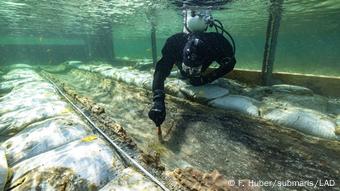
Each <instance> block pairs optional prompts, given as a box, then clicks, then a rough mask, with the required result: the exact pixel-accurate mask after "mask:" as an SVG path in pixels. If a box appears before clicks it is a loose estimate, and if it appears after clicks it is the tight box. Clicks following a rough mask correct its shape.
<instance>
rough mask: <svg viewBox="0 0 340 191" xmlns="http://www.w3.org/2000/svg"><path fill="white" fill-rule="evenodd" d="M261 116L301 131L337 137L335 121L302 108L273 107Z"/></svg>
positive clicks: (332, 137) (317, 135)
mask: <svg viewBox="0 0 340 191" xmlns="http://www.w3.org/2000/svg"><path fill="white" fill-rule="evenodd" d="M263 117H264V118H265V119H268V120H271V121H273V122H274V123H277V124H280V125H284V126H287V127H290V128H293V129H296V130H298V131H301V132H303V133H306V134H309V135H313V136H316V137H321V138H327V139H339V138H340V137H337V136H336V135H335V123H334V122H333V121H332V119H330V118H329V117H328V116H326V115H324V114H322V113H319V112H316V111H313V110H308V109H302V108H292V107H290V108H273V109H269V110H268V111H265V112H264V115H263Z"/></svg>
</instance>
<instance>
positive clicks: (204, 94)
mask: <svg viewBox="0 0 340 191" xmlns="http://www.w3.org/2000/svg"><path fill="white" fill-rule="evenodd" d="M180 91H181V92H182V93H183V94H184V95H186V96H187V97H188V98H189V99H193V100H197V101H199V102H206V101H210V100H212V99H216V98H219V97H222V96H226V95H228V93H229V91H228V90H227V89H225V88H221V87H219V86H217V85H213V84H207V85H204V86H191V85H188V86H185V87H182V88H181V89H180Z"/></svg>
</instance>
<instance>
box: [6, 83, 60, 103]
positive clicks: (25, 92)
mask: <svg viewBox="0 0 340 191" xmlns="http://www.w3.org/2000/svg"><path fill="white" fill-rule="evenodd" d="M32 92H34V94H35V95H39V94H41V95H42V94H46V95H49V94H50V95H53V94H55V93H57V91H56V90H55V89H54V88H53V86H52V85H51V84H49V83H46V82H29V83H26V84H23V85H21V86H17V87H14V88H13V89H12V91H11V92H10V93H8V94H6V95H5V96H3V97H1V98H0V101H5V100H17V101H18V99H19V98H27V97H30V96H31V95H32Z"/></svg>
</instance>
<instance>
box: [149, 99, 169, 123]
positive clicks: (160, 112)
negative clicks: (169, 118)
mask: <svg viewBox="0 0 340 191" xmlns="http://www.w3.org/2000/svg"><path fill="white" fill-rule="evenodd" d="M165 116H166V112H165V104H164V101H155V102H154V105H153V106H152V108H151V109H150V111H149V118H150V119H151V120H152V121H153V122H154V123H155V124H156V126H157V127H159V126H160V125H162V123H163V122H164V120H165Z"/></svg>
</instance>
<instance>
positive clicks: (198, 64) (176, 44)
mask: <svg viewBox="0 0 340 191" xmlns="http://www.w3.org/2000/svg"><path fill="white" fill-rule="evenodd" d="M207 17H208V18H207ZM190 19H191V20H188V22H185V23H186V25H185V27H186V30H187V31H189V33H188V34H187V33H177V34H175V35H173V36H171V37H169V38H168V39H167V40H166V43H165V45H164V47H163V49H162V58H161V59H160V60H159V61H158V62H157V64H156V68H155V73H154V79H153V84H152V91H153V103H154V104H153V106H152V108H151V109H150V111H149V118H150V119H151V120H152V121H153V122H154V123H155V124H156V126H157V127H160V125H161V124H162V123H163V121H164V120H165V115H166V111H165V103H164V99H165V92H164V81H165V79H166V78H167V77H168V76H169V75H170V72H171V70H172V68H173V66H174V65H176V66H177V68H178V69H179V71H180V73H181V75H182V77H183V78H184V79H187V80H188V81H189V83H190V84H191V85H193V86H200V85H204V84H208V83H210V82H213V81H215V80H216V79H218V78H220V77H222V76H224V75H225V74H227V73H228V72H230V71H232V70H233V68H234V66H235V63H236V60H235V43H234V40H233V38H232V37H231V36H230V34H229V33H228V32H227V31H225V30H224V29H223V26H222V24H221V22H219V21H218V20H213V19H212V18H211V16H207V15H203V16H202V15H195V12H194V13H192V12H191V17H190ZM208 26H211V27H212V26H214V27H215V29H216V32H209V33H205V32H203V31H205V30H206V29H207V28H208ZM218 29H220V30H221V31H222V32H219V31H218ZM223 33H226V34H227V35H228V36H229V37H230V39H231V41H232V44H231V43H230V42H229V41H228V40H227V39H226V38H225V37H224V36H223ZM213 61H216V62H217V63H218V64H219V67H218V68H217V69H214V70H212V71H211V72H209V73H207V74H206V73H205V71H206V69H207V68H209V66H210V65H211V64H212V62H213Z"/></svg>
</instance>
